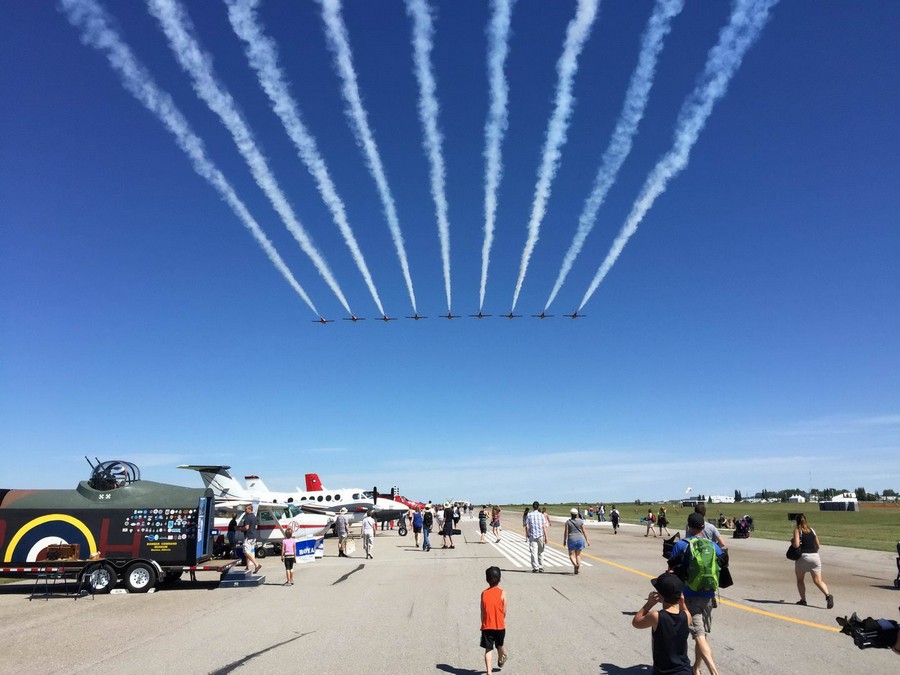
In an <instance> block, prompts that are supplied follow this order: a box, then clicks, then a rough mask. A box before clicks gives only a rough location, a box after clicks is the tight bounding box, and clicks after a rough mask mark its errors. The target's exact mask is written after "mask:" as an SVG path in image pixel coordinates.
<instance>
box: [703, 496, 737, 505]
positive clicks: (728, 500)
mask: <svg viewBox="0 0 900 675" xmlns="http://www.w3.org/2000/svg"><path fill="white" fill-rule="evenodd" d="M709 501H710V502H711V503H713V504H734V497H733V496H732V497H724V496H722V495H710V496H709Z"/></svg>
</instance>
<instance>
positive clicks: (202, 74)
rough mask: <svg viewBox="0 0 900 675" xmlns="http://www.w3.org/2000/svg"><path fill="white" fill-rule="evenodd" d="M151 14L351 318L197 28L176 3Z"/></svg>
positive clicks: (163, 1) (153, 1) (166, 2)
mask: <svg viewBox="0 0 900 675" xmlns="http://www.w3.org/2000/svg"><path fill="white" fill-rule="evenodd" d="M147 6H148V8H149V9H150V13H151V14H153V16H155V17H156V19H157V20H158V21H159V24H160V27H161V28H162V30H163V32H164V33H165V35H166V38H167V39H168V41H169V46H170V47H171V48H172V52H173V53H174V54H175V58H176V59H177V61H178V63H179V64H180V65H181V67H182V69H183V70H184V71H185V72H186V73H187V74H188V76H189V77H190V78H191V82H192V84H193V87H194V91H195V92H196V93H197V95H198V96H199V97H200V98H201V99H202V100H203V101H204V102H205V103H206V105H207V106H209V109H210V110H212V111H213V112H214V113H216V114H217V115H218V116H219V119H221V120H222V123H223V124H224V125H225V127H226V128H227V129H228V131H229V132H230V133H231V135H232V137H233V138H234V142H235V144H236V145H237V147H238V150H239V151H240V153H241V155H242V156H243V157H244V161H246V162H247V166H249V167H250V172H251V173H252V174H253V178H254V180H255V181H256V184H257V185H259V187H260V189H261V190H262V191H263V192H264V193H265V194H266V196H267V197H268V198H269V201H270V202H272V206H273V207H274V208H275V211H276V212H277V213H278V215H279V216H281V219H282V220H283V221H284V224H285V226H287V228H288V230H289V231H290V233H291V234H292V235H293V236H294V239H296V240H297V243H298V244H300V248H301V249H302V250H303V252H304V253H306V255H307V256H309V258H310V260H312V262H313V265H315V267H316V269H317V270H318V272H319V274H321V275H322V278H323V279H324V280H325V283H327V284H328V286H329V287H330V288H331V290H332V291H334V294H335V295H336V296H337V298H338V300H340V302H341V304H342V305H343V306H344V309H345V310H346V311H347V313H348V314H352V313H353V312H352V311H351V310H350V305H349V304H348V303H347V299H346V298H345V297H344V293H343V291H341V288H340V286H338V283H337V280H336V279H335V278H334V275H333V274H332V273H331V270H330V269H329V268H328V263H327V262H325V259H324V258H323V257H322V254H321V253H319V250H318V249H317V248H316V246H315V244H314V243H313V241H312V239H311V238H310V236H309V235H308V234H307V232H306V230H305V229H304V228H303V225H301V223H300V221H299V220H298V219H297V216H296V215H295V214H294V211H293V209H292V208H291V205H290V204H289V203H288V200H287V198H286V197H285V196H284V193H283V192H282V191H281V188H280V187H279V186H278V182H277V181H276V180H275V176H274V175H272V172H271V170H270V169H269V166H268V164H267V163H266V160H265V158H264V157H263V155H262V153H261V152H260V151H259V148H258V147H257V145H256V141H255V140H254V138H253V132H251V131H250V128H249V127H248V126H247V123H246V122H245V121H244V118H243V117H242V116H241V114H240V113H239V112H238V109H237V106H236V104H235V102H234V99H232V97H231V94H229V93H228V92H227V91H226V90H225V88H224V87H223V86H222V85H221V84H220V83H219V82H218V80H217V79H216V76H215V74H214V73H213V68H212V63H211V62H210V59H209V57H208V56H207V55H206V54H204V53H203V52H202V51H201V50H200V45H199V44H198V42H197V39H196V38H195V37H194V35H193V32H194V29H193V25H192V24H191V20H190V18H189V17H188V16H187V14H186V13H185V11H184V9H183V8H182V7H181V6H180V5H178V4H176V2H175V0H147Z"/></svg>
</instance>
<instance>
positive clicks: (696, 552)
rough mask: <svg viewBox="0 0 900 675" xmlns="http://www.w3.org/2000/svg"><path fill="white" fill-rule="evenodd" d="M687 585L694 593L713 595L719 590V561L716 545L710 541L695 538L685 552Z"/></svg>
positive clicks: (689, 542) (690, 541)
mask: <svg viewBox="0 0 900 675" xmlns="http://www.w3.org/2000/svg"><path fill="white" fill-rule="evenodd" d="M685 562H686V565H685V583H686V584H687V587H688V588H690V589H691V590H692V591H697V592H700V593H712V592H715V591H716V590H718V588H719V561H718V560H717V559H716V545H715V544H713V543H712V542H711V541H710V540H709V539H705V538H703V537H694V538H693V539H690V540H689V541H688V548H687V550H686V551H685Z"/></svg>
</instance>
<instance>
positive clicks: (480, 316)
mask: <svg viewBox="0 0 900 675" xmlns="http://www.w3.org/2000/svg"><path fill="white" fill-rule="evenodd" d="M469 316H470V317H471V318H473V319H487V318H488V317H491V316H494V315H493V314H485V313H484V312H482V311H481V310H480V309H479V310H478V314H469ZM498 316H500V317H501V318H503V319H520V318H522V315H521V314H513V313H512V311H510V313H509V314H499V315H498ZM531 316H532V317H533V318H535V319H552V318H553V317H554V316H556V315H555V314H547V313H546V311H544V312H541V313H540V314H532V315H531ZM563 316H565V317H568V318H569V319H581V318H583V317H584V316H585V315H584V314H579V313H578V311H577V310H576V311H574V312H572V313H571V314H563ZM460 317H461V315H460V314H453V313H451V312H447V313H446V314H439V315H438V318H441V319H459V318H460ZM405 318H407V319H412V320H413V321H419V320H420V319H427V318H428V317H427V316H422V315H421V314H419V313H418V312H416V313H415V314H413V315H412V316H407V317H405ZM365 320H366V319H365V317H359V316H356V315H355V314H351V315H350V316H346V317H344V321H352V322H353V323H356V322H357V321H365ZM397 320H398V319H397V317H395V316H388V315H387V314H383V315H382V316H378V317H375V318H374V319H373V321H384V322H385V323H387V322H388V321H397ZM312 322H313V323H320V324H322V325H323V326H324V325H326V324H329V323H334V319H326V318H325V317H323V316H320V317H319V318H318V319H313V320H312Z"/></svg>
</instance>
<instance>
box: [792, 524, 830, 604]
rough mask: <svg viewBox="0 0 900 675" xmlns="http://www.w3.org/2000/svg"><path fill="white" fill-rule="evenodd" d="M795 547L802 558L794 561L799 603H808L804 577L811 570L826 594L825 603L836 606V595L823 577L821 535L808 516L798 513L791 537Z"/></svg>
mask: <svg viewBox="0 0 900 675" xmlns="http://www.w3.org/2000/svg"><path fill="white" fill-rule="evenodd" d="M791 544H792V545H793V546H794V548H799V549H800V558H799V559H797V560H795V561H794V574H795V575H796V576H797V590H798V591H799V592H800V600H798V601H797V604H798V605H805V604H806V584H804V583H803V577H804V576H806V573H807V572H809V574H810V576H811V577H812V580H813V583H814V584H815V585H816V587H817V588H818V589H819V590H820V591H822V594H823V595H824V596H825V604H826V606H827V608H828V609H831V608H832V607H834V596H833V595H831V594H830V593H829V592H828V586H826V585H825V581H824V580H823V579H822V559H821V558H820V557H819V537H818V535H817V534H816V531H815V530H814V529H812V528H811V527H810V526H809V523H807V522H806V516H805V515H803V514H802V513H800V514H797V524H796V526H795V527H794V535H793V537H792V538H791Z"/></svg>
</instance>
